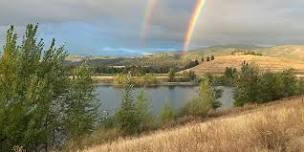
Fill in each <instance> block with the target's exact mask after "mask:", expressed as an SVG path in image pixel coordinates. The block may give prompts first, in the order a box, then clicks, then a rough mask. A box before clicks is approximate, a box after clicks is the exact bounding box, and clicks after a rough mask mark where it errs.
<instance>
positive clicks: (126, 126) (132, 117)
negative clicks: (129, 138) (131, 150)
mask: <svg viewBox="0 0 304 152" xmlns="http://www.w3.org/2000/svg"><path fill="white" fill-rule="evenodd" d="M116 120H117V124H118V127H119V129H121V130H122V131H123V132H124V133H125V134H126V135H130V134H136V133H138V132H139V130H140V121H139V118H138V117H137V113H136V108H135V104H134V99H133V84H132V81H131V75H130V74H129V75H128V77H127V81H126V82H125V84H124V89H123V92H122V102H121V105H120V108H119V110H118V112H117V113H116Z"/></svg>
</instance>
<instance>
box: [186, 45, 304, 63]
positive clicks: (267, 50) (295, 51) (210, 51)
mask: <svg viewBox="0 0 304 152" xmlns="http://www.w3.org/2000/svg"><path fill="white" fill-rule="evenodd" d="M235 50H244V51H254V52H258V53H262V54H263V55H264V56H271V57H279V58H288V59H293V60H302V61H304V45H279V46H273V47H257V46H250V45H223V46H214V47H208V48H203V49H197V50H194V51H191V52H189V53H188V54H187V56H186V58H192V59H194V58H198V59H200V58H201V56H208V55H216V56H223V55H230V54H231V52H232V51H235Z"/></svg>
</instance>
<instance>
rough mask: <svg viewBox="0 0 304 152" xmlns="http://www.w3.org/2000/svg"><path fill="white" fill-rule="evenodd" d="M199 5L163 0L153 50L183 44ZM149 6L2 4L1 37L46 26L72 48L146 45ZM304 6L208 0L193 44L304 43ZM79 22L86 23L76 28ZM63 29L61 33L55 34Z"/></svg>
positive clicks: (124, 0)
mask: <svg viewBox="0 0 304 152" xmlns="http://www.w3.org/2000/svg"><path fill="white" fill-rule="evenodd" d="M195 2H196V0H159V2H158V4H157V6H156V9H155V13H154V15H153V16H154V17H153V19H152V25H151V31H150V32H149V36H148V38H147V39H148V41H149V42H148V46H149V44H150V47H155V48H159V47H161V46H160V45H159V44H161V45H164V44H166V43H167V44H168V45H171V44H175V45H176V46H177V45H178V46H182V45H181V43H182V41H183V38H184V33H185V30H186V27H187V24H188V23H187V22H188V20H189V18H190V16H191V12H192V8H193V5H194V4H195ZM146 4H147V0H45V1H42V0H22V1H21V0H0V32H1V34H0V36H1V35H3V32H4V31H5V28H6V27H7V25H8V24H14V25H17V26H20V27H21V26H24V25H25V24H28V23H36V22H39V23H40V24H41V25H44V28H43V29H44V31H42V35H44V36H45V35H46V36H47V35H48V34H49V35H50V36H56V37H58V36H59V37H60V36H62V37H64V38H66V39H64V40H62V41H73V42H71V45H77V44H76V43H77V41H81V39H82V37H83V38H86V40H82V41H83V42H82V43H83V44H82V45H81V47H82V48H85V47H86V43H88V44H90V45H92V43H91V42H90V43H89V42H85V41H92V42H99V44H98V45H96V46H94V47H93V48H92V49H97V48H99V49H102V48H105V47H112V48H121V47H127V48H128V47H140V37H139V35H140V32H141V26H142V22H143V17H144V12H145V8H146ZM303 8H304V1H303V0H255V1H254V0H207V2H206V6H205V8H204V10H203V12H202V14H201V16H200V19H199V22H198V24H197V27H196V29H195V32H194V37H193V43H192V45H193V46H202V45H216V44H229V43H238V44H239V43H250V44H287V43H301V42H304V36H303V35H304V9H303ZM73 23H80V24H77V25H75V26H74V27H73ZM62 26H66V27H65V28H62ZM77 28H78V31H79V30H86V31H82V32H79V38H78V39H76V40H75V38H69V36H70V37H75V36H76V35H77V33H76V34H75V33H74V34H71V33H73V32H75V31H76V32H77ZM90 28H93V30H92V29H90ZM46 29H47V30H46ZM57 29H59V31H60V33H59V32H55V34H54V33H52V32H50V31H52V30H57ZM65 31H68V32H67V33H65ZM60 34H62V35H60ZM1 41H3V36H1V38H0V43H1ZM74 41H75V42H74ZM101 41H102V42H103V43H100V42H101ZM157 45H158V46H157ZM176 46H172V47H176Z"/></svg>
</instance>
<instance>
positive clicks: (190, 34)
mask: <svg viewBox="0 0 304 152" xmlns="http://www.w3.org/2000/svg"><path fill="white" fill-rule="evenodd" d="M205 4H206V0H197V2H196V5H195V7H194V9H193V12H192V16H191V18H190V20H189V24H188V27H187V31H186V34H185V38H184V49H183V53H186V52H188V50H189V46H190V43H191V41H192V37H193V31H194V29H195V26H196V24H197V21H198V18H199V16H200V14H201V12H202V10H203V8H204V6H205Z"/></svg>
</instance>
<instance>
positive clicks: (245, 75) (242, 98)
mask: <svg viewBox="0 0 304 152" xmlns="http://www.w3.org/2000/svg"><path fill="white" fill-rule="evenodd" d="M258 78H259V72H258V69H257V67H255V66H253V65H251V64H248V63H245V62H244V63H243V64H242V67H241V71H240V73H239V78H238V80H237V82H236V92H235V103H234V104H235V105H236V106H243V105H244V104H246V103H248V102H255V100H256V95H257V89H258V87H257V82H258Z"/></svg>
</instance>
